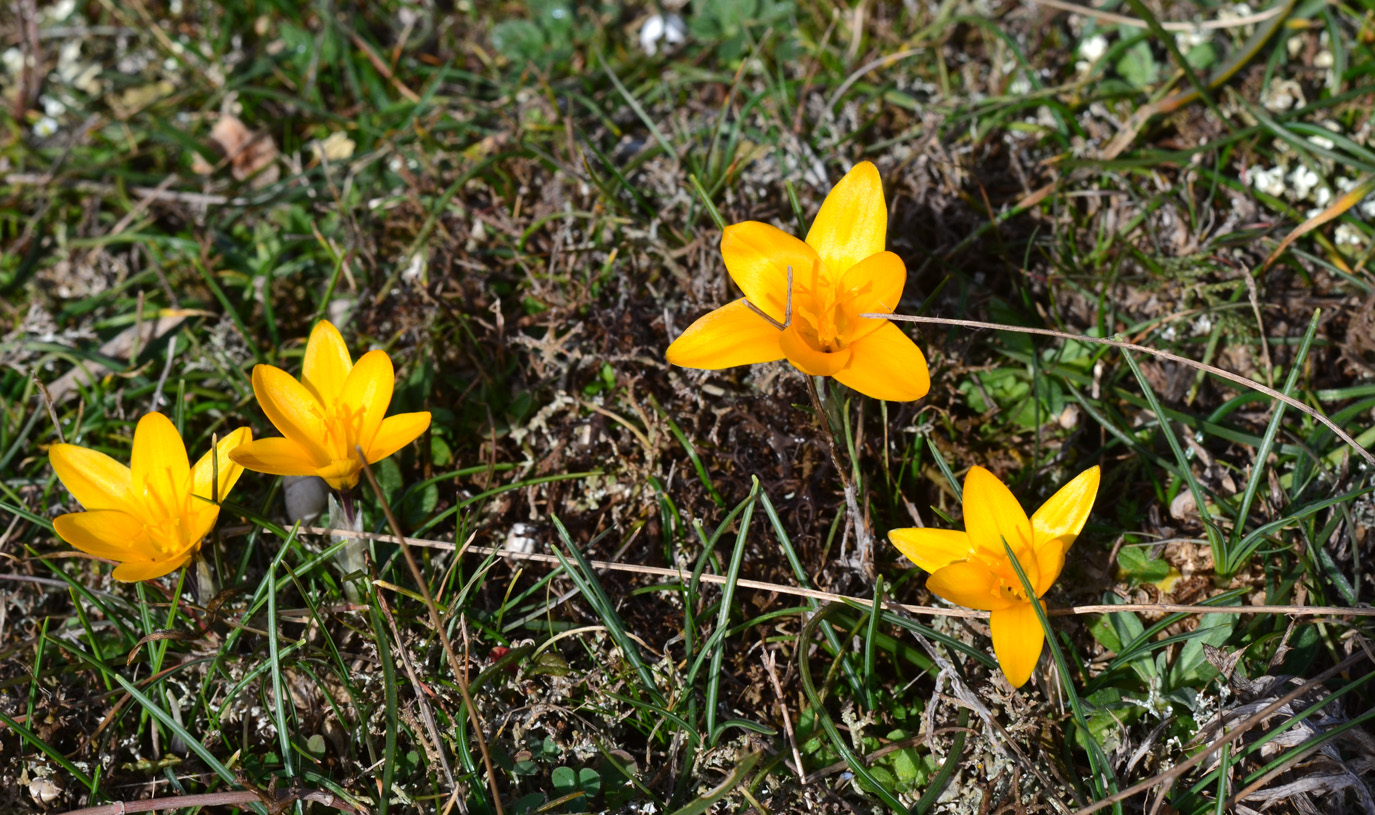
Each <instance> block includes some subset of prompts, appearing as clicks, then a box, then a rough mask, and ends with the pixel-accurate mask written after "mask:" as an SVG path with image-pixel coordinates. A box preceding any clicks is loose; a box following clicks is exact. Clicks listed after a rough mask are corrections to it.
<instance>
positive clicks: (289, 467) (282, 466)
mask: <svg viewBox="0 0 1375 815" xmlns="http://www.w3.org/2000/svg"><path fill="white" fill-rule="evenodd" d="M229 458H230V459H231V460H232V461H233V462H234V463H235V464H238V465H241V466H243V467H247V468H248V469H250V470H252V471H254V472H256V473H266V474H268V475H315V470H316V469H317V468H318V467H319V466H320V465H319V464H317V463H316V462H315V460H314V459H313V458H311V457H310V455H309V454H307V453H306V451H305V450H303V449H302V448H301V446H300V445H299V444H297V443H296V442H294V441H292V440H291V439H284V438H280V437H277V438H270V439H257V440H256V441H250V442H248V443H247V444H242V445H240V446H238V447H236V448H234V449H233V450H231V451H230V452H229Z"/></svg>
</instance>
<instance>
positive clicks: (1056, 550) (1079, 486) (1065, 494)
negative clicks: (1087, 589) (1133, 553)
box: [1031, 466, 1100, 596]
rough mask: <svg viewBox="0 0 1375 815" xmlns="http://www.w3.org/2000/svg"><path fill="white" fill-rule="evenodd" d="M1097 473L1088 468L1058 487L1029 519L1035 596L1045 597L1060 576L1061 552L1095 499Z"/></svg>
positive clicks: (1075, 536) (1080, 529)
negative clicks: (1036, 569) (1033, 538)
mask: <svg viewBox="0 0 1375 815" xmlns="http://www.w3.org/2000/svg"><path fill="white" fill-rule="evenodd" d="M1099 477H1100V470H1099V468H1098V467H1096V466H1095V467H1090V468H1088V469H1087V470H1085V471H1083V472H1082V473H1080V474H1079V475H1077V476H1075V478H1074V479H1073V480H1072V481H1070V482H1069V483H1068V484H1066V485H1065V486H1063V487H1061V488H1060V489H1059V491H1058V492H1056V493H1055V494H1054V495H1052V496H1051V497H1050V499H1049V500H1048V501H1046V502H1045V503H1044V504H1042V505H1041V508H1040V509H1038V510H1036V512H1035V513H1034V514H1032V516H1031V527H1032V530H1033V531H1034V533H1035V536H1036V560H1037V562H1038V563H1039V565H1040V568H1041V579H1040V580H1039V581H1037V584H1036V593H1037V595H1038V596H1039V595H1040V594H1043V593H1045V591H1046V590H1047V589H1049V588H1050V586H1051V584H1052V583H1054V582H1055V580H1056V578H1058V577H1059V576H1060V570H1061V569H1063V568H1064V565H1065V552H1066V551H1068V550H1069V547H1070V545H1071V544H1073V543H1074V539H1075V538H1077V537H1078V536H1079V533H1080V532H1081V531H1082V530H1083V528H1084V523H1085V522H1086V521H1087V520H1088V517H1089V512H1090V511H1091V510H1092V509H1093V502H1094V499H1095V498H1096V497H1097V496H1098V483H1099Z"/></svg>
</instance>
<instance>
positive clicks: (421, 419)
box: [367, 411, 430, 464]
mask: <svg viewBox="0 0 1375 815" xmlns="http://www.w3.org/2000/svg"><path fill="white" fill-rule="evenodd" d="M429 426H430V414H429V412H428V411H422V412H419V413H398V414H397V415H395V416H388V417H387V418H385V419H383V420H382V425H381V426H380V427H378V428H377V435H375V436H373V437H372V446H370V447H369V448H368V449H367V454H368V463H369V464H372V463H373V462H376V461H381V460H382V459H384V458H386V457H387V456H389V455H391V454H392V453H395V452H396V451H397V450H400V449H401V448H402V447H405V446H406V445H408V444H410V443H411V442H412V441H415V440H416V439H417V438H419V436H420V434H421V433H424V432H425V430H426V429H428V428H429Z"/></svg>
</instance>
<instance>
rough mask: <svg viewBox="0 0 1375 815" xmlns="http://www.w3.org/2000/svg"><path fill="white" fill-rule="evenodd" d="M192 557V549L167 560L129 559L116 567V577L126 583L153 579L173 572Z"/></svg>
mask: <svg viewBox="0 0 1375 815" xmlns="http://www.w3.org/2000/svg"><path fill="white" fill-rule="evenodd" d="M190 559H191V552H190V550H188V551H186V552H185V553H184V554H181V555H177V556H175V557H170V558H167V559H166V560H129V561H125V562H124V563H121V564H119V565H118V566H116V567H115V571H114V578H115V579H116V580H123V581H124V582H126V583H133V582H135V581H138V580H152V579H154V578H157V577H162V576H163V575H165V574H171V573H172V572H175V571H176V570H177V569H179V568H180V567H181V566H183V565H184V564H185V563H186V561H188V560H190Z"/></svg>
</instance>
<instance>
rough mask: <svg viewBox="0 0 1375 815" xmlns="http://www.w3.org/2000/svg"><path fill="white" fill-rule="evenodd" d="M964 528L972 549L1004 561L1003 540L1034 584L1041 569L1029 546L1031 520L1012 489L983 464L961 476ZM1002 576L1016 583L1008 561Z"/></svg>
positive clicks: (1012, 583) (1030, 540)
mask: <svg viewBox="0 0 1375 815" xmlns="http://www.w3.org/2000/svg"><path fill="white" fill-rule="evenodd" d="M964 530H965V531H966V532H968V533H969V541H970V543H972V544H973V545H974V548H975V549H979V550H981V551H982V552H983V553H984V554H985V556H987V557H988V558H990V559H993V560H999V561H1003V562H1007V551H1006V550H1005V549H1004V548H1003V541H1004V540H1006V541H1007V544H1008V546H1010V547H1012V551H1013V552H1014V553H1015V554H1016V555H1017V560H1018V562H1020V563H1021V564H1022V570H1023V571H1025V572H1026V576H1027V579H1028V580H1029V581H1030V582H1031V584H1032V585H1033V586H1034V585H1036V584H1037V582H1038V580H1039V575H1040V572H1039V571H1038V570H1037V568H1036V555H1035V551H1034V550H1033V549H1032V546H1031V542H1032V539H1031V521H1030V520H1028V519H1027V517H1026V512H1025V511H1023V510H1022V505H1021V504H1019V503H1017V499H1016V498H1015V497H1013V495H1012V491H1011V490H1009V489H1008V488H1007V485H1006V484H1004V483H1003V482H1001V481H999V480H998V477H997V476H995V475H994V474H993V473H990V472H989V471H988V470H985V469H984V468H982V467H972V468H970V470H969V474H968V475H966V476H965V477H964ZM1004 579H1006V580H1008V582H1009V583H1010V584H1011V585H1014V586H1016V585H1019V583H1018V581H1017V577H1016V572H1014V571H1013V570H1012V566H1011V564H1010V563H1009V564H1008V567H1007V570H1006V572H1005V574H1004Z"/></svg>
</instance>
